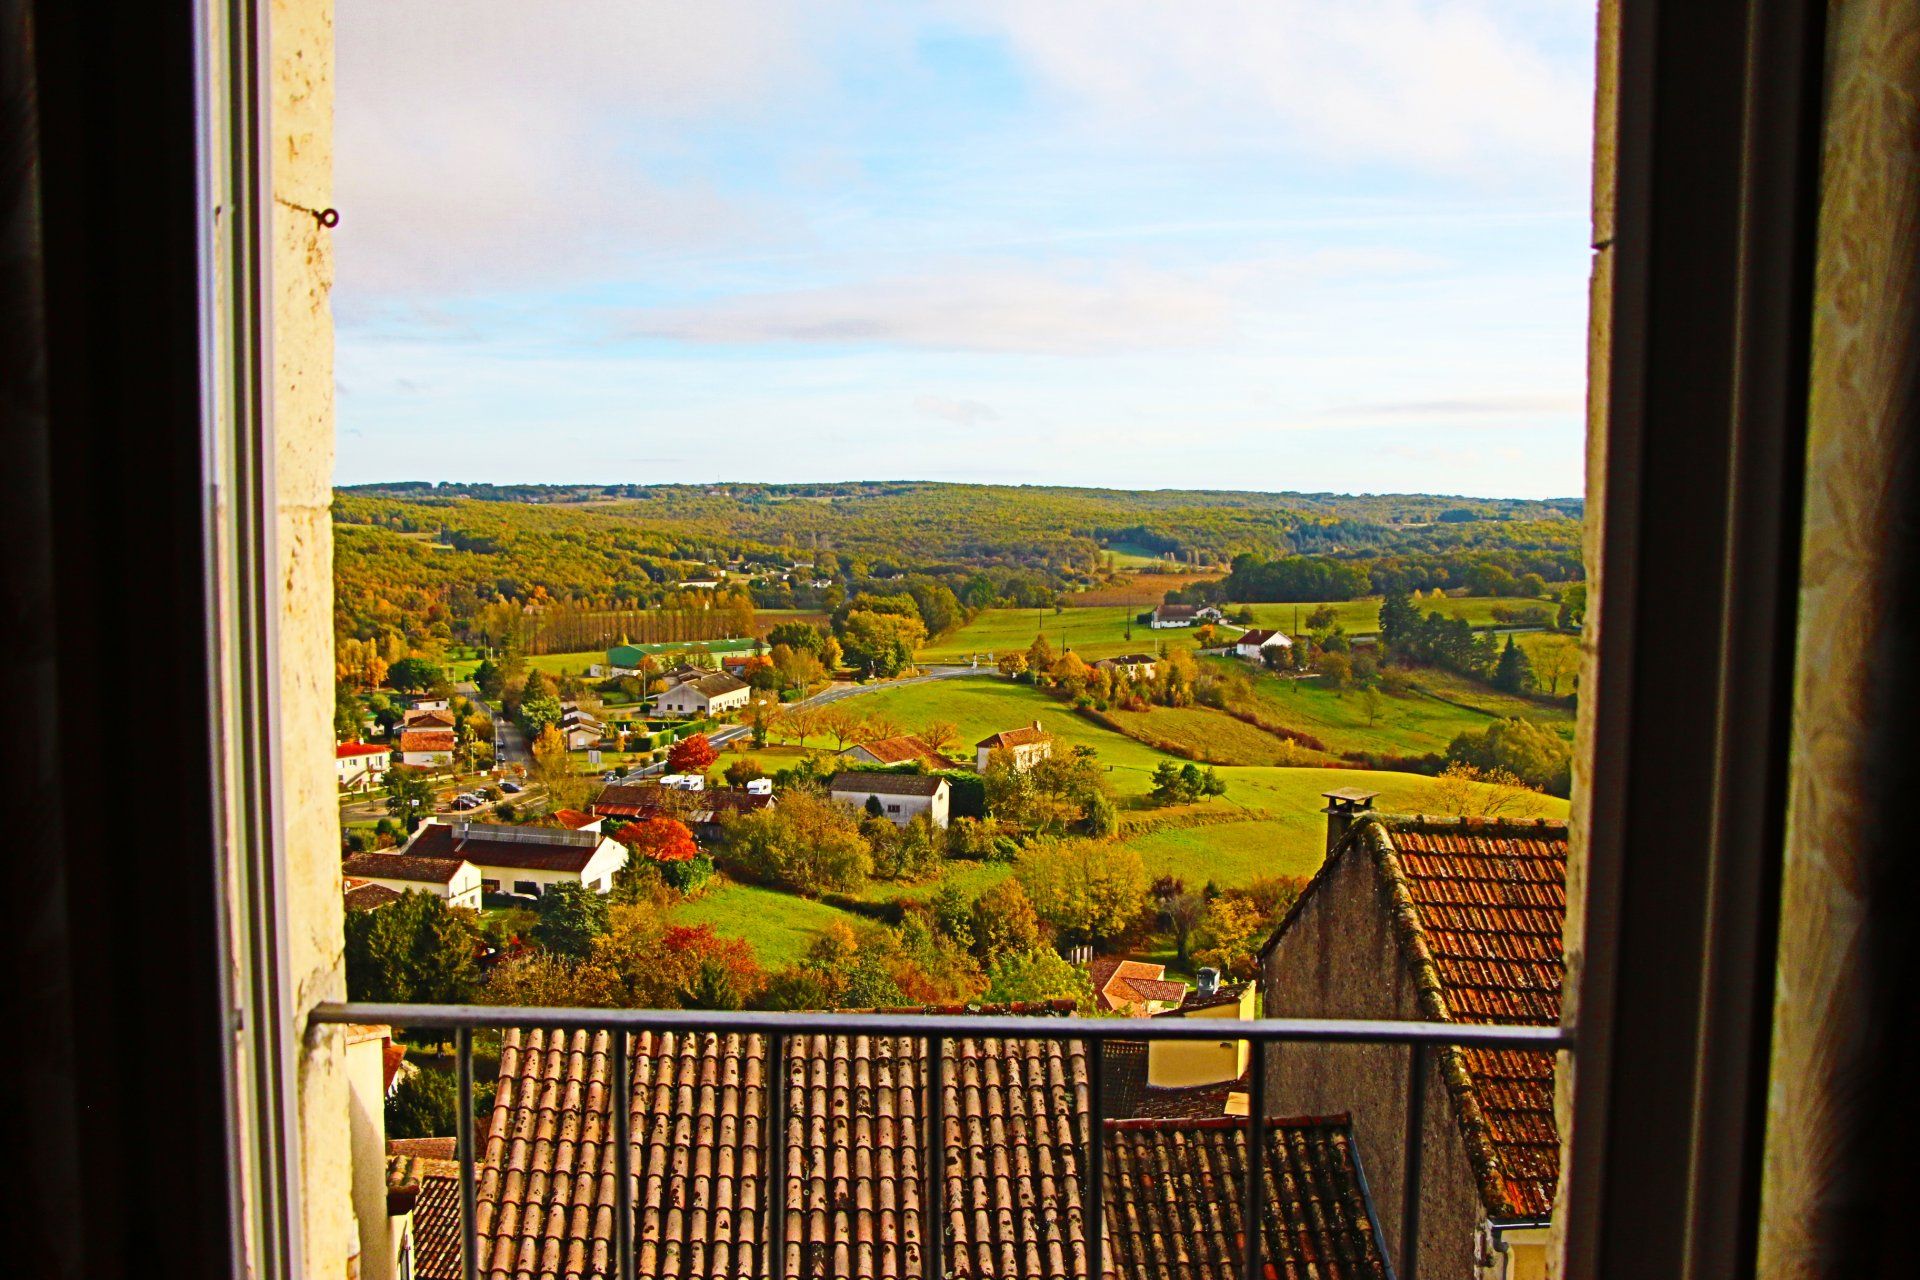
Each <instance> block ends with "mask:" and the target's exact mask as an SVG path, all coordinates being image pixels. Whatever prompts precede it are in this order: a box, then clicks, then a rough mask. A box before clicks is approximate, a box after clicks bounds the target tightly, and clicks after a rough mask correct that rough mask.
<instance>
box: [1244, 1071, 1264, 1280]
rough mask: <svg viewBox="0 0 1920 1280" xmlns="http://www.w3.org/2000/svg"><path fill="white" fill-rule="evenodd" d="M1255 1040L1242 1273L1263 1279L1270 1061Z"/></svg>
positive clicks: (1249, 1094) (1249, 1092)
mask: <svg viewBox="0 0 1920 1280" xmlns="http://www.w3.org/2000/svg"><path fill="white" fill-rule="evenodd" d="M1253 1043H1254V1047H1255V1050H1256V1052H1255V1053H1254V1054H1252V1055H1250V1057H1249V1064H1248V1067H1247V1168H1246V1177H1245V1178H1244V1179H1243V1180H1242V1182H1241V1186H1240V1196H1241V1199H1240V1229H1241V1231H1242V1232H1243V1238H1242V1240H1241V1242H1240V1245H1241V1249H1242V1251H1243V1252H1242V1254H1241V1257H1240V1274H1241V1276H1242V1277H1243V1280H1261V1277H1262V1275H1263V1274H1264V1272H1263V1271H1262V1267H1263V1266H1264V1265H1265V1264H1264V1262H1263V1260H1262V1258H1261V1256H1260V1254H1261V1250H1262V1249H1263V1248H1264V1246H1265V1245H1266V1240H1265V1238H1264V1237H1263V1236H1262V1235H1261V1231H1260V1228H1261V1223H1262V1221H1263V1220H1264V1217H1265V1214H1264V1212H1263V1206H1264V1201H1265V1198H1266V1176H1265V1175H1266V1167H1267V1165H1266V1161H1267V1070H1266V1065H1267V1064H1266V1058H1265V1055H1264V1054H1261V1053H1260V1052H1258V1049H1259V1043H1260V1042H1259V1041H1257V1040H1256V1041H1254V1042H1253Z"/></svg>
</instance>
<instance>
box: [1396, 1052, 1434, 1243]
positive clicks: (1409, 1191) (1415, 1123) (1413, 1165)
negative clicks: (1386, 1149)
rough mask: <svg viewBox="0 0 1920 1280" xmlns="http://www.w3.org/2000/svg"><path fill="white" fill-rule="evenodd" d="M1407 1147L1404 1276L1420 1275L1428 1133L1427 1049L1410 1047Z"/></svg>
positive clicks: (1402, 1202)
mask: <svg viewBox="0 0 1920 1280" xmlns="http://www.w3.org/2000/svg"><path fill="white" fill-rule="evenodd" d="M1407 1062H1408V1068H1407V1145H1406V1156H1405V1159H1403V1160H1402V1161H1401V1164H1400V1276H1399V1280H1415V1277H1416V1276H1417V1275H1418V1274H1419V1271H1420V1165H1421V1161H1422V1158H1423V1157H1424V1155H1425V1148H1426V1141H1425V1140H1426V1130H1427V1046H1426V1045H1424V1044H1412V1045H1408V1046H1407Z"/></svg>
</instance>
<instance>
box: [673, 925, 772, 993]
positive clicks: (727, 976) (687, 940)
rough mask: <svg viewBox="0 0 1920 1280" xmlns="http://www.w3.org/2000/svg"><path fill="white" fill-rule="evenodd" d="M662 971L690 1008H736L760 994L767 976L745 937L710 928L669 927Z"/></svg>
mask: <svg viewBox="0 0 1920 1280" xmlns="http://www.w3.org/2000/svg"><path fill="white" fill-rule="evenodd" d="M661 951H662V953H663V955H662V958H663V960H664V962H665V963H664V964H663V966H662V967H663V968H664V969H665V970H666V971H667V972H669V973H670V974H672V975H673V980H674V986H675V987H676V988H677V990H678V994H679V997H680V1002H681V1004H682V1005H684V1006H685V1007H687V1008H689V1009H738V1008H741V1007H742V1006H744V1005H745V1004H746V1003H747V1002H748V1001H750V1000H752V999H753V998H754V997H755V996H757V995H758V994H760V989H761V988H762V987H764V986H765V985H766V982H767V975H766V972H765V970H763V969H761V967H760V962H759V961H758V960H757V959H755V958H754V954H753V948H752V946H750V945H749V944H748V943H747V940H746V939H745V938H730V937H726V936H724V935H722V934H718V933H715V932H714V931H713V926H711V925H704V924H702V925H671V926H669V927H668V929H667V932H666V937H665V938H664V939H662V942H661Z"/></svg>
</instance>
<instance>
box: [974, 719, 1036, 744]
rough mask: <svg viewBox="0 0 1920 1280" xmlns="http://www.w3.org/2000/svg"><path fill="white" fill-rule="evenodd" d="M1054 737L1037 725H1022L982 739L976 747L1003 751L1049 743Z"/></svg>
mask: <svg viewBox="0 0 1920 1280" xmlns="http://www.w3.org/2000/svg"><path fill="white" fill-rule="evenodd" d="M1052 737H1053V735H1052V734H1050V733H1048V732H1047V731H1046V730H1045V729H1042V728H1041V727H1040V726H1039V724H1038V723H1035V724H1026V725H1021V726H1020V727H1019V728H1018V729H1002V730H1001V731H1000V732H999V733H996V734H993V735H991V736H989V737H985V738H982V739H980V741H979V742H977V743H975V744H974V745H975V746H979V747H985V748H986V749H987V750H989V751H1003V750H1006V749H1007V748H1009V747H1026V746H1031V745H1033V744H1034V743H1036V742H1049V741H1051V740H1052Z"/></svg>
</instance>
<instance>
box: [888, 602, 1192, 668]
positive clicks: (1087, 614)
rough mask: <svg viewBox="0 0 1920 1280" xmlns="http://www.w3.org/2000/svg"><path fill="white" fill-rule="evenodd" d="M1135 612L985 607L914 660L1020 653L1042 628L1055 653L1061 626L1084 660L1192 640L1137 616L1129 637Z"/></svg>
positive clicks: (1111, 608) (957, 659)
mask: <svg viewBox="0 0 1920 1280" xmlns="http://www.w3.org/2000/svg"><path fill="white" fill-rule="evenodd" d="M1139 612H1140V609H1138V608H1135V607H1130V606H1127V605H1106V606H1102V607H1100V608H1069V609H1063V610H1061V611H1060V612H1059V613H1055V612H1054V611H1053V610H1051V609H986V610H982V611H981V613H980V615H979V616H978V617H976V618H974V620H973V621H972V622H969V623H968V624H967V625H966V626H964V627H962V628H960V629H959V630H958V631H954V632H950V633H949V634H947V635H944V636H941V637H939V638H938V639H936V640H934V641H933V642H932V643H931V644H929V645H928V646H927V647H926V648H924V649H922V650H921V651H920V654H919V660H920V661H921V662H962V661H965V660H967V659H968V658H971V657H973V656H974V655H976V654H977V655H980V656H981V658H982V660H983V661H984V660H985V658H986V655H987V654H992V655H993V656H994V657H995V658H998V657H999V656H1000V655H1001V654H1003V653H1006V652H1007V651H1008V650H1010V649H1018V650H1019V651H1020V652H1022V653H1024V652H1026V649H1027V646H1028V645H1030V644H1032V643H1033V638H1034V636H1036V635H1038V634H1040V632H1041V630H1042V629H1043V628H1044V629H1045V631H1046V636H1047V643H1048V644H1050V645H1052V646H1053V650H1054V652H1055V653H1056V654H1057V653H1059V652H1060V648H1061V635H1062V632H1063V631H1064V633H1065V637H1066V640H1065V643H1066V646H1067V647H1068V648H1070V649H1072V650H1073V651H1074V652H1075V653H1077V654H1079V655H1080V656H1081V657H1082V658H1084V659H1085V660H1086V661H1088V662H1092V661H1094V660H1095V659H1098V658H1111V657H1114V656H1115V655H1117V654H1122V653H1153V652H1155V651H1156V649H1157V648H1158V647H1159V644H1160V642H1161V641H1162V640H1166V641H1168V642H1170V643H1173V644H1185V645H1187V646H1188V647H1191V646H1192V644H1193V633H1192V632H1191V631H1185V632H1183V631H1178V630H1169V631H1154V630H1151V629H1150V628H1148V627H1147V626H1145V625H1144V624H1142V623H1138V622H1135V623H1133V638H1132V639H1128V638H1127V624H1128V620H1129V619H1131V618H1133V617H1134V616H1135V615H1137V614H1138V613H1139Z"/></svg>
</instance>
